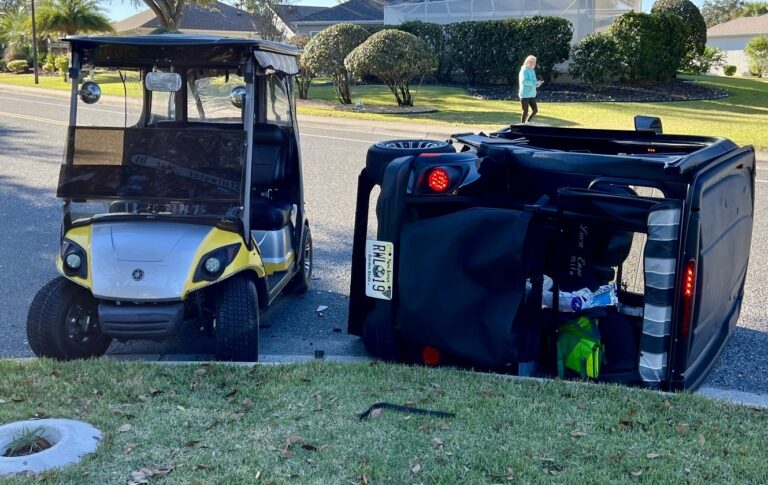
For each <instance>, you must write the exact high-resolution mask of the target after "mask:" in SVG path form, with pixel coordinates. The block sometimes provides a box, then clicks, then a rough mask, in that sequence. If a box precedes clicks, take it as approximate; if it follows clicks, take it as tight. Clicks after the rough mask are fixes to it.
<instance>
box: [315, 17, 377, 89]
mask: <svg viewBox="0 0 768 485" xmlns="http://www.w3.org/2000/svg"><path fill="white" fill-rule="evenodd" d="M368 35H369V34H368V31H367V30H365V29H364V28H362V27H360V26H358V25H354V24H345V23H342V24H336V25H332V26H330V27H328V28H327V29H325V30H323V31H322V32H320V33H319V34H317V35H316V36H314V37H312V39H311V40H310V41H309V42H308V43H307V45H306V47H305V48H304V54H303V55H302V58H303V62H304V63H305V66H306V67H307V69H309V70H310V71H312V72H313V73H315V74H321V75H326V76H329V77H331V78H332V79H333V85H334V88H335V89H336V97H337V98H338V99H339V102H340V103H342V104H351V103H352V98H351V95H350V89H349V88H350V84H351V82H352V79H351V78H350V75H349V71H347V68H346V67H345V66H344V59H346V57H347V56H348V55H349V53H350V52H352V50H353V49H354V48H355V47H357V46H359V45H360V44H362V43H363V41H365V39H367V38H368Z"/></svg>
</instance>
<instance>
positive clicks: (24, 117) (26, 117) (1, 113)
mask: <svg viewBox="0 0 768 485" xmlns="http://www.w3.org/2000/svg"><path fill="white" fill-rule="evenodd" d="M0 116H8V117H9V118H19V119H22V120H30V121H42V122H43V123H52V124H54V125H62V126H67V125H69V123H67V122H66V121H60V120H51V119H48V118H38V117H37V116H29V115H22V114H19V113H6V112H4V111H0Z"/></svg>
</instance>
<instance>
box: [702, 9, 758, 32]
mask: <svg viewBox="0 0 768 485" xmlns="http://www.w3.org/2000/svg"><path fill="white" fill-rule="evenodd" d="M759 34H768V14H765V15H760V16H759V17H739V18H735V19H733V20H729V21H728V22H724V23H722V24H718V25H715V26H713V27H710V28H709V29H707V37H724V36H730V35H759Z"/></svg>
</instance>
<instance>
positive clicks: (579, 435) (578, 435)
mask: <svg viewBox="0 0 768 485" xmlns="http://www.w3.org/2000/svg"><path fill="white" fill-rule="evenodd" d="M571 436H573V437H574V438H583V437H585V436H587V433H585V432H584V431H571Z"/></svg>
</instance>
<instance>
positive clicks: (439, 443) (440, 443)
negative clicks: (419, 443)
mask: <svg viewBox="0 0 768 485" xmlns="http://www.w3.org/2000/svg"><path fill="white" fill-rule="evenodd" d="M443 444H444V443H443V440H441V439H440V438H432V445H433V446H435V447H436V448H442V447H443Z"/></svg>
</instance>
